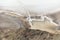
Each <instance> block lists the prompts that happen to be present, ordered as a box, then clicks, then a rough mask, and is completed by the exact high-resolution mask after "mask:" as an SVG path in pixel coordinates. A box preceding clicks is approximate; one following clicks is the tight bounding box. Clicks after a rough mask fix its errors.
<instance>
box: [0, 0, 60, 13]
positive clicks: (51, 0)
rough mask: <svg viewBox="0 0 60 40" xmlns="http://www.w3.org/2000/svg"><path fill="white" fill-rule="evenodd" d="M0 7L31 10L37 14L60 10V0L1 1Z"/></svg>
mask: <svg viewBox="0 0 60 40" xmlns="http://www.w3.org/2000/svg"><path fill="white" fill-rule="evenodd" d="M0 7H1V8H5V9H14V10H21V11H24V9H23V8H25V9H30V10H33V11H36V12H50V11H57V10H60V0H0Z"/></svg>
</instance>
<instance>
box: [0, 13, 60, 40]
mask: <svg viewBox="0 0 60 40" xmlns="http://www.w3.org/2000/svg"><path fill="white" fill-rule="evenodd" d="M1 13H2V14H1ZM1 13H0V40H60V34H52V33H49V32H46V31H42V30H35V29H29V28H30V25H29V24H28V22H27V21H25V19H24V18H23V17H21V16H19V17H18V16H16V15H14V16H13V15H11V14H10V15H5V12H1ZM2 19H3V20H2ZM13 21H14V22H13ZM2 24H3V25H2ZM12 24H13V25H12Z"/></svg>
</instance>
